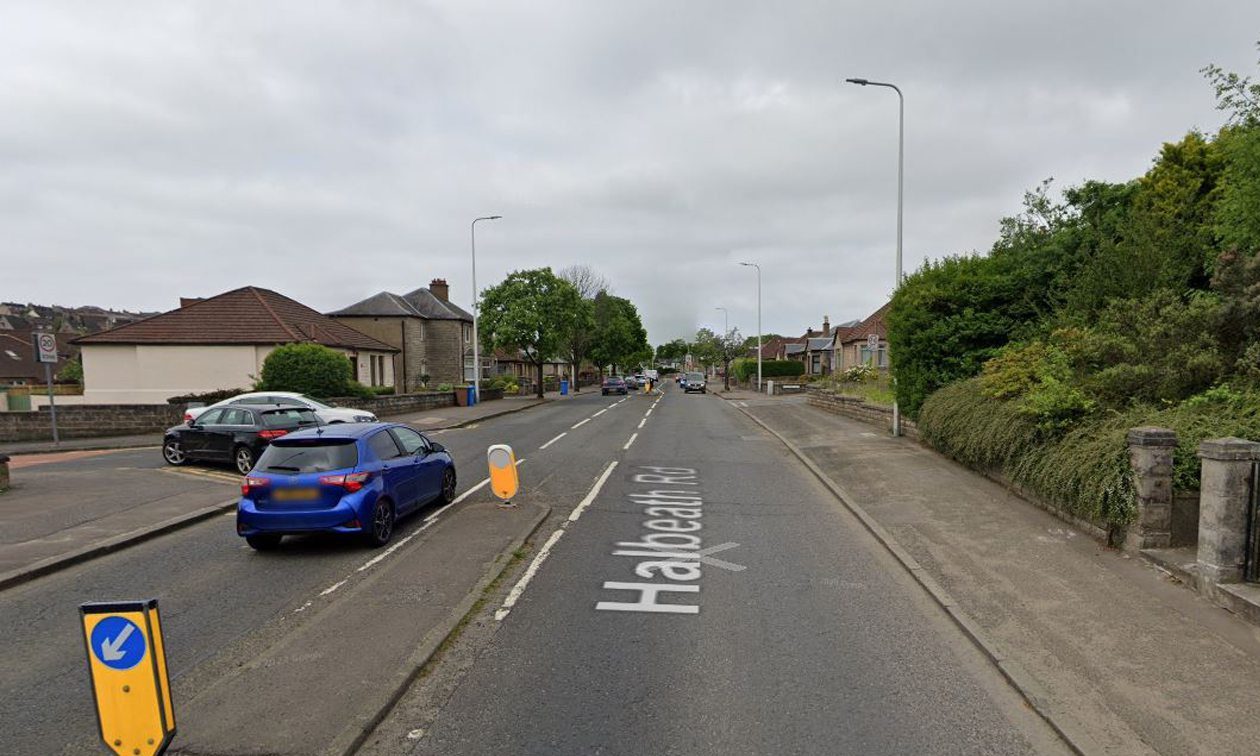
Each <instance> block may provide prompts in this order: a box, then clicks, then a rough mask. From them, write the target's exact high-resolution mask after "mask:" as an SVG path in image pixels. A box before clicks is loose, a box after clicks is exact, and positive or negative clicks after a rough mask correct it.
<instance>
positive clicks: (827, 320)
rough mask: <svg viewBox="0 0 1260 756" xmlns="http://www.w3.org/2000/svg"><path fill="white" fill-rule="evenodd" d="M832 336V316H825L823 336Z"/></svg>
mask: <svg viewBox="0 0 1260 756" xmlns="http://www.w3.org/2000/svg"><path fill="white" fill-rule="evenodd" d="M830 335H831V318H830V316H827V315H823V336H830Z"/></svg>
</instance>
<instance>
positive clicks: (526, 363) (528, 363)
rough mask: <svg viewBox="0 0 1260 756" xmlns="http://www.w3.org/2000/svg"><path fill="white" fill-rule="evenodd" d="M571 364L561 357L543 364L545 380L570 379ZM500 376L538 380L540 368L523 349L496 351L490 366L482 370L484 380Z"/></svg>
mask: <svg viewBox="0 0 1260 756" xmlns="http://www.w3.org/2000/svg"><path fill="white" fill-rule="evenodd" d="M568 374H569V363H568V362H565V361H564V360H563V359H561V358H559V357H553V358H551V359H548V360H546V361H545V362H543V380H546V378H547V376H549V375H554V376H556V377H568ZM500 375H510V376H514V377H516V378H518V379H524V380H526V381H531V382H532V381H535V380H537V379H538V366H537V365H535V364H534V362H533V360H531V359H529V357H527V356H526V354H525V351H524V350H521V349H510V348H509V349H495V350H494V351H493V352H492V353H491V354H490V365H489V367H484V368H483V369H482V373H481V377H482V380H488V379H490V378H494V377H496V376H500Z"/></svg>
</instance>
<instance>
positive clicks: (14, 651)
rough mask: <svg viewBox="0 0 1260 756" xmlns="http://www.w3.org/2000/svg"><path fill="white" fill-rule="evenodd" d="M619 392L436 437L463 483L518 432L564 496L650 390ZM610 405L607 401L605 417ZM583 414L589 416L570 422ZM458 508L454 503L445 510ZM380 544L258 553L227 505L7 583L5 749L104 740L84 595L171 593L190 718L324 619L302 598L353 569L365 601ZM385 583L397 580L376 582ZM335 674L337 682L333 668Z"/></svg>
mask: <svg viewBox="0 0 1260 756" xmlns="http://www.w3.org/2000/svg"><path fill="white" fill-rule="evenodd" d="M619 399H621V397H600V395H599V394H598V392H595V393H590V392H589V390H588V391H585V392H583V393H582V394H581V395H579V396H578V397H575V398H573V399H569V400H564V401H557V402H552V403H548V404H546V405H542V406H540V407H537V408H534V409H529V410H526V411H524V412H519V413H515V414H511V415H505V416H502V417H499V418H495V419H492V420H488V421H485V422H484V423H482V424H480V425H477V426H473V427H468V428H463V429H452V430H448V431H443V432H440V433H437V434H433V437H434V438H435V439H437V440H439V441H441V442H442V443H443V444H444V445H446V446H447V447H448V448H449V449H450V450H451V452H452V453H453V455H454V456H455V459H456V464H457V466H458V469H459V473H460V483H459V490H460V491H461V492H462V491H466V490H468V489H469V487H471V486H474V485H476V484H477V483H479V482H480V481H481V480H483V479H484V477H485V475H486V467H485V461H484V460H485V450H486V447H487V446H488V445H489V444H494V443H508V444H512V445H513V447H514V448H515V449H516V450H517V456H518V457H524V458H525V459H526V464H525V465H522V468H521V471H522V472H521V475H522V479H523V482H524V483H525V485H527V486H529V487H530V488H531V494H532V495H536V496H542V497H547V496H554V497H556V498H562V495H563V492H564V491H568V490H576V489H584V488H586V487H589V485H590V483H591V481H592V480H593V479H594V478H595V477H596V476H597V475H598V474H599V467H598V465H601V464H603V460H604V459H605V458H607V457H608V456H609V455H611V454H613V453H615V452H616V451H617V450H619V449H620V447H621V445H622V444H623V443H624V438H623V437H622V436H621V434H620V433H608V432H607V430H606V429H607V428H608V426H609V425H611V421H612V420H613V419H615V418H617V417H618V413H620V412H622V410H623V409H624V408H625V407H627V406H628V405H629V404H630V403H631V401H634V402H640V403H646V402H647V401H648V400H646V399H645V398H644V397H631V398H630V399H629V400H627V401H626V402H624V403H623V404H621V405H618V406H617V408H616V409H608V407H609V406H610V405H612V404H614V403H615V402H616V401H617V400H619ZM601 410H607V411H606V412H605V413H604V414H603V415H599V416H596V415H595V413H597V412H599V411H601ZM582 420H586V421H587V422H586V423H585V424H583V425H582V426H580V427H579V428H578V429H576V430H575V429H573V428H572V426H573V425H574V424H577V423H579V422H581V421H582ZM562 432H563V433H567V434H569V435H568V436H566V437H565V438H563V439H561V440H572V441H574V442H575V443H573V444H572V445H571V446H569V447H568V448H567V449H566V450H565V451H564V452H561V451H559V447H558V445H554V444H553V446H552V447H549V448H548V449H547V450H544V451H541V452H540V451H539V447H540V446H542V445H543V444H545V443H546V442H547V441H549V440H551V439H553V438H554V437H555V436H556V435H557V434H559V433H562ZM158 464H160V457H159V452H158V450H157V449H151V450H144V451H130V452H119V453H117V454H111V455H102V456H99V457H93V458H91V459H87V460H75V461H70V462H65V463H52V464H44V465H40V466H39V468H38V469H39V470H40V472H41V474H42V475H46V476H47V475H55V474H56V473H57V472H58V470H59V469H61V470H62V471H64V472H65V473H66V474H67V475H71V474H73V475H82V474H84V473H85V471H90V470H92V469H102V470H103V469H106V468H108V467H109V466H111V465H113V466H118V465H122V466H128V467H131V466H147V465H158ZM549 492H550V493H549ZM489 498H491V497H490V494H489V492H487V491H486V490H485V489H482V490H480V491H478V492H477V493H475V494H474V495H473V496H472V497H470V498H469V499H468V502H467V503H468V504H472V503H474V502H476V501H479V500H484V499H489ZM460 506H464V505H460ZM431 509H432V508H430V511H431ZM458 513H459V507H456V508H455V509H454V510H452V512H450V513H448V514H446V515H444V516H457V515H458ZM422 520H423V514H422V516H419V517H413V518H411V519H408V520H404V521H402V522H400V523H399V527H398V530H397V532H396V533H395V538H396V539H400V540H401V539H403V538H405V537H406V536H407V535H408V534H410V533H411V532H413V531H415V530H416V529H418V528H419V527H421V525H422ZM437 532H439V533H440V532H441V531H437ZM428 535H429V534H428V533H425V534H423V536H426V537H427V536H428ZM426 537H420V538H417V539H415V540H413V541H411V542H409V543H407V544H406V545H405V546H404V547H403V548H402V549H401V550H399V551H397V552H394V553H392V554H390V555H389V557H388V558H386V559H385V560H384V561H382V562H381V563H380V564H375V565H373V567H372V570H371V571H379V570H388V569H389V568H390V565H391V563H393V562H395V561H397V560H400V559H401V558H403V557H404V556H406V554H407V553H408V551H411V550H416V549H424V548H426V547H427V546H429V542H428V540H427V538H426ZM379 553H380V552H373V551H370V550H367V549H365V548H363V547H361V546H359V545H358V544H356V543H354V542H350V541H344V540H337V539H332V538H324V537H315V536H312V537H306V538H296V539H288V540H286V543H285V545H284V546H283V547H282V549H281V550H280V552H278V553H273V554H259V553H255V552H254V551H252V550H251V549H250V548H249V547H248V546H246V545H245V543H244V541H243V540H242V539H240V538H239V537H237V535H236V533H235V530H234V521H233V518H232V516H231V515H228V516H224V517H216V518H213V519H211V520H209V521H206V522H204V523H201V524H198V525H195V526H192V527H189V528H186V529H184V530H180V531H176V532H174V533H171V534H168V535H164V536H161V537H159V538H157V539H155V540H153V541H150V542H147V543H143V544H141V545H138V546H135V547H132V548H129V549H126V550H124V551H121V552H118V553H116V554H112V555H109V556H105V557H102V558H100V559H96V560H93V561H91V562H87V563H84V564H82V565H79V566H76V567H72V568H70V569H67V570H64V571H62V572H58V573H55V574H52V575H49V576H46V577H43V578H38V579H36V580H34V581H32V582H30V583H27V584H24V585H21V586H18V587H15V588H12V589H9V590H6V591H2V592H0V638H2V639H3V640H2V641H0V648H2V649H3V664H0V722H2V723H3V738H4V741H3V743H2V744H0V753H6V754H7V753H13V754H49V753H74V754H81V753H91V752H95V751H96V750H97V749H98V748H99V747H100V746H99V745H98V744H97V741H96V723H95V719H94V715H93V709H92V703H91V698H90V694H89V691H88V684H87V671H86V666H85V661H84V651H83V641H82V639H81V637H80V635H79V618H78V606H79V604H80V603H83V602H86V601H103V600H120V599H145V598H157V599H159V601H160V602H161V606H162V624H163V628H164V634H165V637H166V647H167V649H168V658H169V662H170V670H171V676H172V687H173V697H174V699H175V703H176V710H177V718H178V715H179V711H180V709H181V706H182V707H187V706H188V705H189V702H190V701H195V699H196V696H197V695H198V694H199V693H200V692H201V691H203V690H205V689H207V688H208V687H210V686H211V685H212V684H213V683H215V682H216V681H217V680H219V679H220V678H221V677H223V676H224V675H226V674H228V673H229V672H230V671H232V670H234V669H236V668H238V667H239V666H240V665H241V664H243V663H245V662H247V661H249V660H251V659H253V658H254V657H255V656H256V655H257V654H259V653H260V651H261V650H262V649H265V648H268V647H271V646H273V645H275V644H276V643H277V642H278V641H279V640H280V639H282V638H283V637H284V636H285V634H286V633H290V632H293V631H294V630H295V629H296V628H297V627H299V626H300V624H301V623H302V622H307V621H318V620H317V619H315V618H312V619H310V620H308V619H306V615H305V614H303V613H302V612H301V611H300V610H301V609H302V608H303V606H304V605H306V604H308V603H309V602H310V601H311V600H312V599H314V598H316V597H319V596H320V594H321V591H323V590H326V589H327V588H328V587H329V586H330V585H334V584H337V583H339V582H342V581H347V583H348V584H345V587H344V588H342V589H341V590H340V591H339V592H338V593H337V594H335V595H336V596H342V595H345V596H346V601H345V608H344V611H349V612H352V611H354V610H355V609H354V607H355V605H354V602H353V601H352V600H351V599H352V596H353V589H354V587H355V585H354V584H355V582H356V581H361V580H364V578H365V575H366V574H368V573H360V572H359V568H360V567H361V566H363V565H364V563H365V562H366V561H368V560H371V559H373V558H374V557H375V555H377V554H379ZM371 571H369V572H371ZM391 577H392V578H394V580H393V584H394V585H397V586H398V590H400V591H404V590H407V588H408V585H409V584H408V582H407V580H408V576H406V575H399V576H391ZM381 582H385V583H388V582H389V581H378V582H377V584H380V583H381ZM307 614H311V613H307ZM348 640H351V641H353V640H360V639H348ZM369 645H370V644H369ZM372 662H373V659H372V657H371V654H370V653H367V654H364V655H363V672H364V674H368V675H370V674H372ZM330 685H331V686H332V687H334V688H335V681H330ZM304 693H306V694H309V693H308V692H306V691H301V690H291V691H281V692H278V693H277V695H280V696H283V697H284V698H285V700H287V701H289V702H291V705H292V706H294V707H301V706H302V705H303V695H304ZM323 694H324V693H321V695H323ZM345 704H346V705H345V711H346V717H347V718H349V717H352V716H355V715H357V714H359V712H357V711H356V710H355V708H354V707H355V702H354V701H347V702H345ZM185 711H187V709H186V708H185ZM197 714H198V715H199V716H203V715H205V714H206V713H205V712H197ZM185 719H189V718H188V717H185ZM234 724H237V725H238V729H240V730H242V731H245V732H248V728H252V727H266V726H267V725H266V723H265V722H254V721H242V722H239V723H234ZM335 724H336V723H330V725H335ZM195 734H196V733H191V732H186V731H184V730H183V729H181V734H180V735H177V737H176V740H175V743H174V745H173V746H172V749H173V750H178V748H179V745H180V742H181V740H183V739H184V738H185V737H188V738H191V737H192V736H194V735H195ZM318 737H319V733H313V734H312V740H317V739H318ZM316 750H318V746H316V745H312V743H300V742H299V743H294V744H293V750H292V751H291V752H292V753H312V752H315V751H316Z"/></svg>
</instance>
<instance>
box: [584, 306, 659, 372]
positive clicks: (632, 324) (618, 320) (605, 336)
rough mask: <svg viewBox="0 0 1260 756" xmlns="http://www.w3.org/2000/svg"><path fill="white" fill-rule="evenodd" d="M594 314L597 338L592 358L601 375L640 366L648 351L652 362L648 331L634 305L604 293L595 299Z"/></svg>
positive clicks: (592, 347)
mask: <svg viewBox="0 0 1260 756" xmlns="http://www.w3.org/2000/svg"><path fill="white" fill-rule="evenodd" d="M594 310H595V311H594V317H595V336H594V339H593V341H592V344H591V351H590V354H591V359H593V360H594V361H595V362H596V364H598V365H599V366H600V370H601V372H602V371H603V368H604V367H606V366H611V367H612V368H613V370H614V371H616V369H617V367H618V366H623V367H624V366H626V365H631V364H637V362H638V361H639V360H641V359H643V355H644V352H645V351H646V352H647V359H649V360H650V359H651V349H652V348H651V346H650V345H649V344H648V340H647V329H645V328H644V327H643V321H642V320H640V319H639V311H638V309H637V308H636V307H635V306H634V303H633V302H631V301H630V300H628V299H625V298H624V297H618V296H614V295H612V294H609V293H608V292H606V291H601V292H600V293H598V294H596V295H595V301H594Z"/></svg>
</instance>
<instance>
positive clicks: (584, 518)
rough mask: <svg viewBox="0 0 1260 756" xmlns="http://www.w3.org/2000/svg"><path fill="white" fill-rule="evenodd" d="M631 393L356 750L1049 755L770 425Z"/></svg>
mask: <svg viewBox="0 0 1260 756" xmlns="http://www.w3.org/2000/svg"><path fill="white" fill-rule="evenodd" d="M636 399H640V401H637V402H636V403H635V404H631V405H629V406H623V407H621V408H618V409H615V410H611V411H610V412H609V413H608V416H607V418H609V419H606V420H605V422H606V423H607V424H606V428H607V429H608V430H607V433H609V434H611V435H613V436H615V438H616V440H617V441H624V442H625V443H624V444H618V445H617V446H615V447H614V450H613V451H611V452H609V451H605V452H603V453H604V454H605V458H606V462H605V463H604V468H603V469H604V472H603V474H602V475H601V476H600V478H598V479H597V480H596V481H595V484H594V485H593V486H592V487H591V488H590V490H589V491H587V492H586V496H584V497H582V499H581V501H580V502H578V503H577V504H576V506H573V502H574V500H575V499H576V497H570V498H568V500H567V501H556V502H554V504H555V506H556V508H557V510H558V514H559V516H558V517H554V516H553V518H552V519H551V520H550V521H549V522H548V523H546V524H544V525H543V526H542V527H541V528H540V529H539V531H538V533H537V535H536V536H535V538H534V543H535V549H534V551H533V553H532V556H533V558H532V560H531V561H530V563H529V565H528V567H526V568H525V569H524V570H523V571H517V572H516V573H515V574H514V579H515V582H508V583H507V584H506V585H505V586H504V589H503V591H501V592H499V593H498V594H496V595H494V597H493V601H491V602H490V604H489V605H488V606H487V607H486V608H485V610H484V611H483V612H482V613H480V614H478V615H476V616H475V617H473V618H472V623H473V624H476V625H479V626H484V627H486V628H488V631H487V632H484V633H481V634H480V635H481V637H480V640H478V641H474V640H473V639H472V638H471V637H468V636H466V637H465V638H463V639H461V644H464V645H465V646H467V645H469V644H479V645H475V647H472V648H466V649H465V650H464V651H463V652H462V653H453V654H451V656H450V658H449V659H447V658H444V659H443V660H440V661H439V662H438V663H436V665H435V666H434V667H432V668H431V669H429V670H426V674H425V675H424V676H423V677H422V678H421V679H419V680H417V682H416V684H415V685H414V686H413V687H412V689H411V690H409V691H408V692H407V694H406V695H404V696H402V697H401V698H400V700H399V702H398V704H397V706H396V707H395V708H394V710H393V711H391V713H390V714H389V716H388V717H386V718H385V720H383V721H382V723H381V724H380V726H379V727H378V728H377V730H376V731H375V732H374V734H373V736H372V737H371V738H370V739H369V740H368V741H367V742H366V743H365V745H364V748H363V750H362V751H361V752H362V753H364V754H396V753H408V752H409V753H414V754H485V753H520V754H543V753H548V754H550V753H562V754H570V753H572V754H578V753H581V754H587V753H600V754H714V755H717V754H722V755H724V756H725V755H727V754H769V753H773V754H816V753H828V754H850V753H851V754H906V753H933V754H941V753H944V754H951V753H953V754H976V753H990V754H1019V753H1067V752H1069V750H1068V747H1067V746H1066V745H1065V744H1064V743H1063V742H1062V741H1061V740H1060V739H1059V737H1058V736H1057V735H1056V734H1055V733H1054V732H1053V730H1052V729H1051V728H1050V727H1049V726H1047V725H1046V723H1045V722H1044V721H1043V720H1042V719H1041V718H1040V717H1038V716H1037V715H1036V714H1035V713H1033V712H1032V711H1031V710H1030V709H1029V707H1028V706H1027V705H1026V703H1025V701H1024V699H1023V698H1022V697H1021V695H1020V694H1019V693H1018V692H1017V691H1016V690H1014V689H1013V688H1012V687H1011V686H1010V685H1008V684H1007V682H1006V680H1005V679H1004V678H1003V677H1002V675H1001V674H1000V673H999V672H998V670H997V669H996V668H995V667H994V666H993V665H992V664H991V663H990V662H989V660H987V659H986V658H985V657H984V656H983V655H982V654H981V653H979V652H978V651H977V649H976V648H975V646H974V645H972V644H971V642H970V641H969V640H968V638H967V636H966V635H965V634H964V633H963V632H961V631H960V630H959V628H958V627H957V626H956V625H955V624H953V623H952V622H951V621H950V619H949V618H948V616H947V615H946V614H945V613H944V612H943V611H942V610H941V609H940V607H939V606H937V605H936V604H935V603H933V601H932V600H931V599H930V597H929V596H928V595H927V594H926V593H925V592H924V591H923V590H922V588H921V587H920V586H919V585H918V584H916V583H915V582H914V581H913V580H912V579H911V578H910V576H909V575H907V574H906V572H905V571H904V570H901V569H900V568H899V567H898V565H897V563H896V562H895V561H893V559H892V558H891V556H890V555H889V554H888V553H887V551H886V550H885V549H884V548H883V547H882V546H881V545H880V544H879V543H878V542H876V541H875V540H874V539H873V538H872V537H871V536H870V534H869V533H868V532H867V531H866V530H865V529H864V528H863V527H862V525H861V523H860V522H858V521H857V520H856V519H855V518H854V517H853V516H852V515H851V514H850V513H849V512H848V511H847V510H846V509H845V508H844V507H843V506H841V505H840V503H839V502H838V501H837V500H836V499H835V498H834V496H832V494H831V493H830V492H829V491H827V490H826V489H825V488H823V487H822V486H821V485H820V484H819V483H818V481H817V480H816V479H815V478H813V477H812V476H810V475H809V474H808V472H807V471H806V470H805V469H804V468H803V467H802V466H801V464H800V463H799V462H798V461H796V460H795V458H793V457H792V456H791V455H790V454H789V453H788V451H787V450H786V449H785V448H784V447H783V446H782V445H781V444H780V443H779V442H778V441H777V440H776V439H775V438H774V437H773V436H771V435H770V434H768V433H766V432H765V431H764V430H763V429H761V428H760V427H759V426H757V425H756V424H755V423H753V422H752V421H751V420H750V419H749V418H747V417H746V416H744V415H743V414H741V413H740V412H739V411H738V409H737V408H736V407H735V406H734V405H732V404H731V403H728V402H723V401H721V400H719V399H716V398H714V397H713V396H705V395H698V394H693V395H683V394H682V393H681V392H680V391H678V390H677V388H676V387H667V388H666V391H665V392H664V396H663V397H662V398H661V399H660V400H659V401H657V400H656V399H653V401H652V403H651V404H648V405H646V406H645V405H644V403H643V402H642V401H641V398H637V397H636ZM584 444H585V442H584V441H582V440H580V439H572V438H562V439H560V440H559V441H556V442H555V443H554V444H553V445H551V446H550V447H549V448H548V449H547V450H546V451H547V452H548V453H555V452H561V453H563V454H566V455H567V454H574V453H582V454H584V455H587V454H589V453H590V451H591V450H587V449H586V448H585V446H584ZM530 464H532V459H531V463H530ZM566 505H567V508H568V513H567V516H566V508H565V507H566ZM539 542H541V545H538V544H539ZM653 545H655V546H656V548H652V546H653ZM662 550H664V551H665V553H661V551H662ZM671 554H676V555H675V556H673V557H671ZM701 557H703V558H701ZM517 576H519V579H517ZM509 585H510V588H509V587H508V586H509ZM645 585H646V586H650V587H646V588H645V587H644V586H645ZM653 591H660V593H653Z"/></svg>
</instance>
